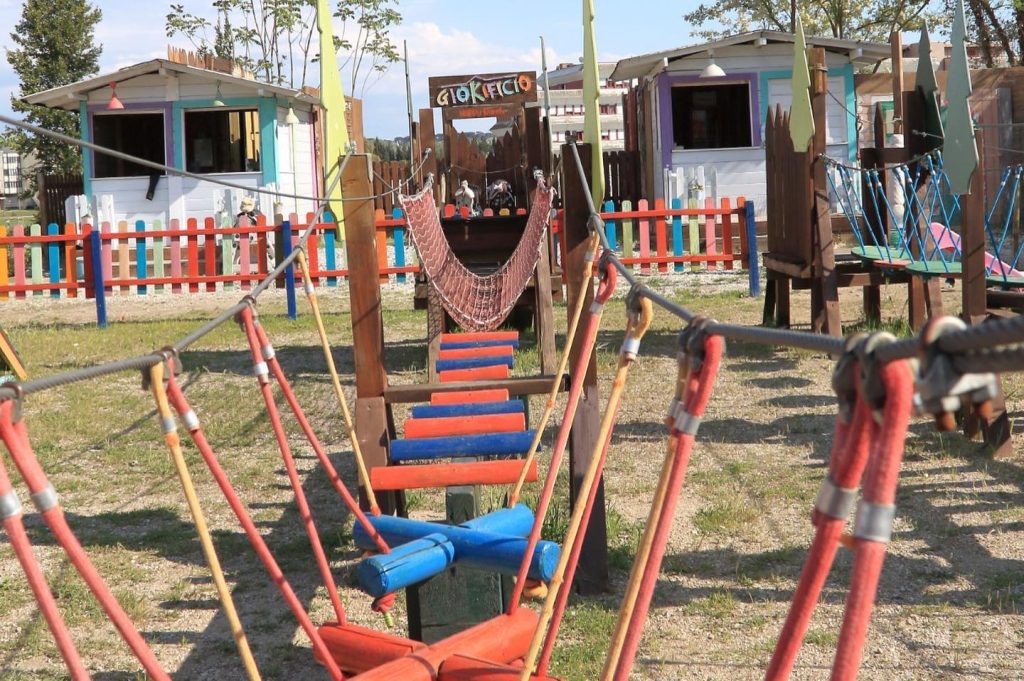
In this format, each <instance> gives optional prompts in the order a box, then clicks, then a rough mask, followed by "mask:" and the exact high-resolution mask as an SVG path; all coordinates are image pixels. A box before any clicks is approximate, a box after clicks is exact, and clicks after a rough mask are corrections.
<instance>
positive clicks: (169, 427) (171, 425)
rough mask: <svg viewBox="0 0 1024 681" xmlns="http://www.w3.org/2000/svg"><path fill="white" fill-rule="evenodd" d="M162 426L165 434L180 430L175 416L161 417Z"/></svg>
mask: <svg viewBox="0 0 1024 681" xmlns="http://www.w3.org/2000/svg"><path fill="white" fill-rule="evenodd" d="M160 426H161V427H162V428H163V431H164V435H170V434H171V433H176V432H177V431H178V422H177V421H175V420H174V417H173V416H168V417H166V418H162V419H160Z"/></svg>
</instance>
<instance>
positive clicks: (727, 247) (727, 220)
mask: <svg viewBox="0 0 1024 681" xmlns="http://www.w3.org/2000/svg"><path fill="white" fill-rule="evenodd" d="M722 210H723V211H724V212H723V214H722V253H724V254H725V255H732V254H733V250H732V215H731V214H730V213H729V210H730V205H729V199H728V198H724V197H723V198H722ZM734 267H735V263H733V261H732V260H727V261H726V262H725V269H727V270H731V269H733V268H734ZM740 269H743V265H742V263H741V264H740Z"/></svg>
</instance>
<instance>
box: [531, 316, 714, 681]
mask: <svg viewBox="0 0 1024 681" xmlns="http://www.w3.org/2000/svg"><path fill="white" fill-rule="evenodd" d="M724 347H725V343H724V342H723V340H722V338H721V337H720V336H706V337H705V338H704V359H703V362H702V364H701V367H700V370H699V371H696V372H691V373H690V376H689V379H688V381H687V387H686V400H685V402H684V403H685V405H686V412H687V413H689V414H691V415H692V416H693V417H695V418H701V417H702V416H703V415H704V412H705V410H706V409H707V405H708V402H709V401H710V399H711V391H712V390H713V389H714V387H715V378H716V377H717V375H718V367H719V365H720V364H721V360H722V351H723V349H724ZM671 434H672V436H673V437H675V438H676V451H675V456H674V457H673V461H672V470H671V472H670V474H669V481H668V487H667V492H666V494H665V502H664V506H663V508H662V511H661V514H660V515H659V516H658V524H657V529H656V530H655V533H654V542H653V543H652V545H651V552H650V555H649V556H648V559H647V564H646V565H645V566H644V571H643V578H642V580H641V582H640V591H639V593H638V594H637V600H636V606H635V609H634V610H633V615H632V617H631V618H630V620H629V625H628V628H627V629H626V639H625V643H624V645H623V648H622V654H621V655H620V657H619V663H618V666H617V667H616V670H615V676H614V677H613V678H614V679H615V681H627V679H628V678H629V674H630V671H631V670H632V669H633V662H634V660H635V659H636V653H637V649H638V648H639V646H640V637H641V635H642V634H643V628H644V624H645V622H646V620H647V613H648V612H649V610H650V605H651V598H652V596H653V595H654V587H655V585H656V584H657V581H658V574H659V573H660V572H661V562H662V559H663V558H664V556H665V549H666V547H667V546H668V539H669V533H670V532H671V530H672V520H673V517H674V516H675V512H676V502H677V501H678V499H679V496H680V494H681V492H682V488H683V483H684V482H685V480H686V469H687V467H688V465H689V462H690V453H691V452H692V451H693V443H694V440H695V435H694V434H693V433H682V432H680V431H679V430H678V429H676V427H675V424H673V427H672V429H671ZM542 669H543V667H542Z"/></svg>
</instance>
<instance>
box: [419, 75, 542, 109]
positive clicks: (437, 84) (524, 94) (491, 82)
mask: <svg viewBox="0 0 1024 681" xmlns="http://www.w3.org/2000/svg"><path fill="white" fill-rule="evenodd" d="M428 84H429V85H430V106H432V107H434V108H440V109H450V108H468V107H481V106H483V107H494V106H495V105H501V104H520V105H521V104H526V103H527V102H536V101H537V72H536V71H520V72H517V73H481V74H477V75H471V76H436V77H434V78H430V79H429V81H428Z"/></svg>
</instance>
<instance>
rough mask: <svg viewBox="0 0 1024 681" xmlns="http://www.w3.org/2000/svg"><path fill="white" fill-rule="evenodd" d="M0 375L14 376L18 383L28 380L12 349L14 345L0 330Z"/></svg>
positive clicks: (16, 353)
mask: <svg viewBox="0 0 1024 681" xmlns="http://www.w3.org/2000/svg"><path fill="white" fill-rule="evenodd" d="M0 373H10V374H14V376H15V377H16V378H17V379H18V380H19V381H24V380H25V379H26V378H28V373H27V372H26V371H25V364H24V363H23V362H22V361H21V357H19V356H18V352H17V350H15V349H14V343H12V342H11V339H10V338H8V337H7V334H6V333H5V332H4V330H3V329H0Z"/></svg>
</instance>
